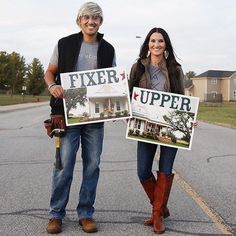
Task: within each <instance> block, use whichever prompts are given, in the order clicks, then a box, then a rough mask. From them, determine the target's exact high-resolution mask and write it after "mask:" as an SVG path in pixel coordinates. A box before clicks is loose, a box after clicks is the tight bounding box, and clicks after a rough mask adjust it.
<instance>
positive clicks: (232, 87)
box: [185, 70, 236, 102]
mask: <svg viewBox="0 0 236 236" xmlns="http://www.w3.org/2000/svg"><path fill="white" fill-rule="evenodd" d="M185 95H187V96H194V97H199V98H200V102H222V101H236V71H221V70H208V71H206V72H204V73H202V74H200V75H197V76H195V77H193V78H191V79H185Z"/></svg>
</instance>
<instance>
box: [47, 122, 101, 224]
mask: <svg viewBox="0 0 236 236" xmlns="http://www.w3.org/2000/svg"><path fill="white" fill-rule="evenodd" d="M103 136H104V123H94V124H86V125H77V126H70V127H68V128H67V131H66V135H65V136H64V137H62V138H61V147H60V153H61V159H62V166H63V169H62V170H57V169H55V167H54V169H53V175H52V193H51V200H50V212H49V217H50V219H51V218H57V219H63V218H64V216H65V214H66V205H67V203H68V200H69V194H70V187H71V183H72V179H73V171H74V166H75V161H76V154H77V151H78V149H79V146H80V142H81V146H82V150H81V153H82V163H83V179H82V183H81V188H80V193H79V203H78V206H77V214H78V216H79V219H83V218H92V215H93V212H94V207H93V205H94V202H95V197H96V189H97V183H98V178H99V172H100V169H99V164H100V155H101V153H102V144H103Z"/></svg>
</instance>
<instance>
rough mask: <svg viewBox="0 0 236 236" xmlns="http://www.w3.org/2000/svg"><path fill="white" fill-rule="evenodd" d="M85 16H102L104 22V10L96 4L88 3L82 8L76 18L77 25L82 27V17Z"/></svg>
mask: <svg viewBox="0 0 236 236" xmlns="http://www.w3.org/2000/svg"><path fill="white" fill-rule="evenodd" d="M84 15H89V16H100V17H101V21H103V12H102V8H101V7H100V6H99V5H98V4H97V3H95V2H86V3H84V4H83V5H82V6H81V7H80V9H79V12H78V15H77V18H76V23H77V25H80V22H79V19H80V17H81V16H84Z"/></svg>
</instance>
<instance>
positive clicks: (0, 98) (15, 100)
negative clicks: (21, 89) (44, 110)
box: [0, 94, 50, 106]
mask: <svg viewBox="0 0 236 236" xmlns="http://www.w3.org/2000/svg"><path fill="white" fill-rule="evenodd" d="M49 99H50V96H33V95H4V94H0V106H7V105H15V104H22V103H31V102H46V101H49Z"/></svg>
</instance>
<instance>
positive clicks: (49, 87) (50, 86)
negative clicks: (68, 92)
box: [48, 83, 57, 91]
mask: <svg viewBox="0 0 236 236" xmlns="http://www.w3.org/2000/svg"><path fill="white" fill-rule="evenodd" d="M55 85H57V84H56V83H52V84H49V85H48V91H50V89H51V88H52V87H53V86H55Z"/></svg>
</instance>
